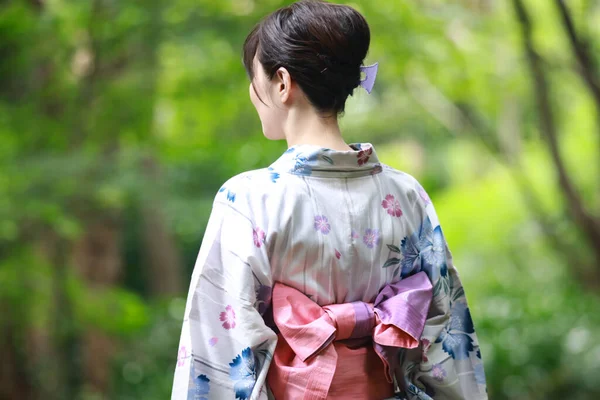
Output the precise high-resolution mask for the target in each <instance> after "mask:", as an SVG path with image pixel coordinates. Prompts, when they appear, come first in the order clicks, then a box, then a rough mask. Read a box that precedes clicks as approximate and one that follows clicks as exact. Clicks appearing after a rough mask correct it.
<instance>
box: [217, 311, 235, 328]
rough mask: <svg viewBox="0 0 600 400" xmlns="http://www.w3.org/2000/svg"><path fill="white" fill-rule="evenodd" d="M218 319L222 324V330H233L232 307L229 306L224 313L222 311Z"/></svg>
mask: <svg viewBox="0 0 600 400" xmlns="http://www.w3.org/2000/svg"><path fill="white" fill-rule="evenodd" d="M219 319H220V320H221V321H222V322H223V328H225V329H233V328H235V311H233V307H231V306H227V307H225V311H223V312H222V313H221V314H220V315H219Z"/></svg>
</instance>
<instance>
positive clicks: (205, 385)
mask: <svg viewBox="0 0 600 400" xmlns="http://www.w3.org/2000/svg"><path fill="white" fill-rule="evenodd" d="M193 364H194V363H193V362H192V366H191V368H190V381H191V383H190V385H189V390H188V393H187V400H208V393H209V392H210V379H208V377H207V376H206V375H201V374H199V375H196V369H195V368H194V365H193Z"/></svg>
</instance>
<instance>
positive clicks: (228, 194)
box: [227, 190, 235, 203]
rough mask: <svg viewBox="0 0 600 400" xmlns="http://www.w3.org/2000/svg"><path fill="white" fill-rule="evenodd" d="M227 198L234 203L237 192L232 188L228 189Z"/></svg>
mask: <svg viewBox="0 0 600 400" xmlns="http://www.w3.org/2000/svg"><path fill="white" fill-rule="evenodd" d="M227 200H229V201H230V202H232V203H233V202H235V193H233V192H232V191H231V190H228V191H227Z"/></svg>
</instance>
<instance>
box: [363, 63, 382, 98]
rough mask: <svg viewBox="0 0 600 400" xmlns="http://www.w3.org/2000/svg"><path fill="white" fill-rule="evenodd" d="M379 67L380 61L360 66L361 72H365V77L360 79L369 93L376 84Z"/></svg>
mask: <svg viewBox="0 0 600 400" xmlns="http://www.w3.org/2000/svg"><path fill="white" fill-rule="evenodd" d="M378 69H379V63H375V64H373V65H367V66H361V67H360V70H361V72H364V73H365V79H362V80H361V81H360V86H362V87H363V88H364V89H365V90H366V91H367V93H369V94H371V91H372V90H373V85H375V78H377V70H378Z"/></svg>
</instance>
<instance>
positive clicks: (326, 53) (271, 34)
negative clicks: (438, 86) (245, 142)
mask: <svg viewBox="0 0 600 400" xmlns="http://www.w3.org/2000/svg"><path fill="white" fill-rule="evenodd" d="M370 41H371V32H370V30H369V25H368V24H367V21H366V20H365V19H364V17H363V16H362V15H361V14H360V13H359V12H358V11H356V10H355V9H354V8H352V7H350V6H346V5H340V4H331V3H327V2H325V1H318V0H301V1H298V2H296V3H294V4H292V5H290V6H287V7H283V8H280V9H279V10H277V11H275V12H273V13H272V14H269V15H268V16H266V17H265V18H264V19H263V20H262V21H261V22H259V23H258V24H257V25H256V26H255V27H254V29H253V30H252V31H251V32H250V34H249V35H248V37H247V38H246V41H245V43H244V50H243V62H244V67H245V68H246V72H247V73H248V76H249V77H250V80H251V81H252V80H253V79H254V69H253V60H254V56H255V55H256V56H258V61H260V63H261V64H262V66H263V68H264V70H265V72H266V73H267V76H268V78H269V80H270V79H273V76H274V75H275V74H276V72H277V69H278V68H280V67H284V68H286V69H287V70H288V72H289V73H290V75H291V77H292V79H294V81H295V82H296V83H297V84H298V86H300V88H301V89H302V91H303V92H304V93H305V94H306V96H307V97H308V100H309V101H310V102H311V103H312V105H313V106H314V107H315V108H316V109H317V110H319V111H321V112H334V113H336V114H339V113H341V112H343V111H344V107H345V105H346V99H347V98H348V95H351V94H352V92H353V91H354V89H355V88H356V87H357V86H358V85H359V84H360V75H361V71H360V66H361V65H362V63H363V60H364V59H365V57H366V55H367V52H368V50H369V43H370Z"/></svg>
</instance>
